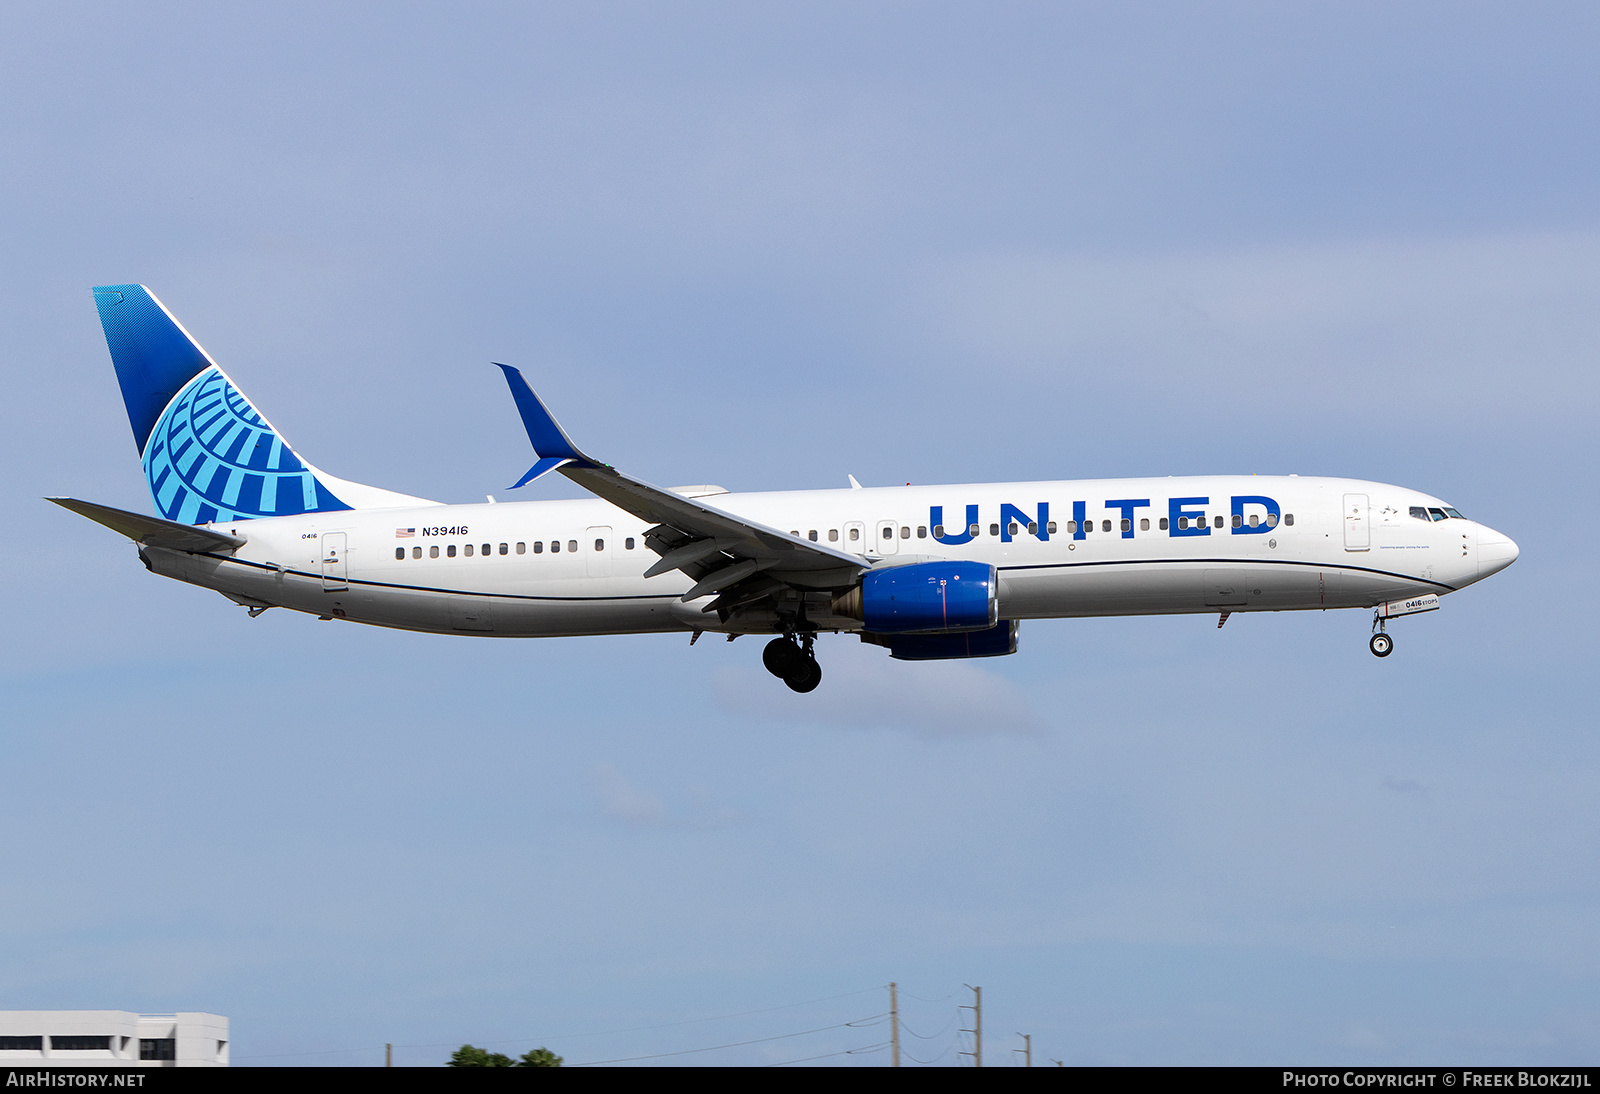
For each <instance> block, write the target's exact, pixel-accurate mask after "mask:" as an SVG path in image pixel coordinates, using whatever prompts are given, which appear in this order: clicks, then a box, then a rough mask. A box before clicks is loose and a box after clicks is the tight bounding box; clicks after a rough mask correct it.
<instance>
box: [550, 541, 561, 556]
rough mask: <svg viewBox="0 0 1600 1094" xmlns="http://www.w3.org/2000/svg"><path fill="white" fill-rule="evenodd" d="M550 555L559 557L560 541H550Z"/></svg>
mask: <svg viewBox="0 0 1600 1094" xmlns="http://www.w3.org/2000/svg"><path fill="white" fill-rule="evenodd" d="M550 553H551V554H553V555H559V554H560V553H561V541H560V540H559V539H553V540H551V541H550Z"/></svg>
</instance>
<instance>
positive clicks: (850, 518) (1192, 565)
mask: <svg viewBox="0 0 1600 1094" xmlns="http://www.w3.org/2000/svg"><path fill="white" fill-rule="evenodd" d="M713 489H714V488H694V489H689V488H685V491H684V492H685V493H686V494H688V495H690V496H698V497H701V498H703V500H704V502H705V503H707V504H710V505H714V506H715V507H716V508H717V509H719V510H722V511H724V512H726V513H730V514H733V515H735V516H737V517H741V518H744V519H746V520H749V521H753V522H756V523H759V524H762V525H766V526H769V527H772V528H776V529H780V530H783V531H788V532H791V533H793V534H794V535H796V536H797V537H800V538H804V539H808V540H813V541H815V542H817V543H818V544H820V545H825V546H828V547H831V548H833V549H835V550H838V551H842V552H846V553H849V554H852V555H859V556H861V557H862V559H863V560H864V562H865V563H866V564H868V565H872V566H875V567H883V566H889V565H901V564H905V563H911V562H926V561H935V560H969V561H975V562H981V563H988V564H992V565H993V566H994V567H995V568H996V572H997V575H998V578H999V587H998V599H999V614H1000V618H1001V619H1007V620H1021V619H1043V618H1063V617H1080V616H1110V615H1154V614H1175V613H1213V614H1215V613H1232V612H1250V611H1286V610H1289V611H1292V610H1311V609H1327V608H1370V607H1373V606H1375V605H1379V604H1384V603H1386V602H1393V601H1398V600H1402V599H1404V598H1407V597H1422V596H1430V595H1438V594H1445V593H1449V592H1452V591H1454V590H1456V589H1460V588H1462V587H1464V586H1466V585H1469V584H1472V583H1473V582H1475V581H1478V580H1480V579H1481V578H1483V577H1486V576H1488V575H1489V574H1492V573H1494V572H1496V571H1498V570H1500V569H1502V568H1504V567H1505V566H1506V565H1509V564H1510V562H1511V561H1512V560H1513V559H1514V558H1515V557H1516V548H1515V545H1514V544H1512V543H1511V541H1510V540H1509V539H1507V538H1506V537H1505V536H1503V535H1501V534H1499V533H1498V532H1495V531H1493V530H1492V529H1489V528H1487V527H1485V526H1483V525H1480V524H1477V523H1476V522H1474V521H1471V520H1468V519H1465V518H1462V517H1458V516H1449V517H1443V516H1442V514H1445V513H1453V512H1454V511H1453V510H1449V509H1448V507H1446V506H1445V505H1444V503H1443V502H1441V501H1440V500H1439V499H1437V498H1432V497H1429V496H1427V495H1424V494H1420V493H1418V492H1416V491H1414V490H1409V489H1406V488H1403V487H1397V486H1389V485H1385V484H1382V483H1374V482H1362V481H1358V480H1350V479H1332V478H1311V477H1295V476H1290V477H1263V476H1208V477H1191V478H1157V479H1105V480H1087V481H1062V482H1034V483H1004V484H983V485H955V486H905V487H885V488H865V489H843V490H812V491H793V492H781V493H750V494H733V493H725V492H714V493H713V492H710V491H712V490H713ZM1419 511H1420V513H1421V515H1420V516H1419V515H1416V514H1418V513H1419ZM210 527H212V528H214V529H216V530H218V531H223V532H229V533H231V534H234V535H237V536H240V537H242V538H244V539H245V540H246V542H245V544H244V545H243V546H242V547H240V548H238V549H237V550H236V551H233V552H232V553H226V552H203V553H190V552H184V551H177V550H170V549H163V548H159V547H148V546H147V547H144V548H143V549H142V552H143V554H144V557H145V559H146V562H147V564H148V565H149V566H150V568H151V569H152V570H154V571H155V572H157V573H161V574H164V575H166V576H169V577H173V578H177V579H179V580H182V581H187V582H190V583H192V584H196V585H201V586H204V587H207V588H211V589H215V590H217V591H219V592H222V593H224V594H225V595H227V596H229V597H231V598H233V599H235V600H237V601H239V602H240V603H243V604H246V605H249V606H252V607H257V608H260V607H266V606H275V607H284V608H289V609H293V610H296V611H303V612H309V613H312V614H314V615H317V616H321V617H331V618H337V619H346V620H350V621H354V622H361V623H369V624H375V625H378V626H385V627H398V628H404V629H407V630H416V631H429V632H435V633H444V634H451V633H453V634H468V635H481V636H501V637H554V636H563V635H586V634H618V633H648V632H663V631H688V630H706V631H726V632H730V633H774V632H777V631H779V630H781V629H782V621H781V620H780V619H779V618H778V617H777V616H776V615H774V614H773V613H772V612H762V611H759V610H756V611H749V612H740V613H735V614H734V615H733V616H732V617H731V618H728V619H726V620H723V619H719V616H718V615H717V614H715V613H711V614H707V613H704V612H702V611H701V608H702V607H703V606H704V605H705V604H707V603H709V602H710V601H711V600H712V599H713V597H712V596H711V595H709V594H708V595H707V596H704V597H701V598H697V599H695V600H692V601H689V602H687V603H686V602H684V601H683V600H682V597H683V595H684V594H685V593H686V592H687V591H688V590H689V589H690V587H691V585H692V584H693V582H692V581H691V579H690V578H689V577H687V576H686V575H685V574H684V573H683V572H680V571H678V570H670V571H668V572H666V573H662V574H659V575H657V576H655V577H650V578H646V577H644V576H643V574H644V572H645V570H646V569H647V568H649V566H650V565H651V564H653V563H655V562H656V561H657V555H656V553H654V552H652V551H651V550H649V549H647V547H646V545H645V542H644V536H645V533H646V531H647V529H648V528H649V527H650V525H649V524H648V523H646V522H645V521H642V520H640V519H638V518H636V517H634V516H632V515H630V514H629V513H627V512H624V511H623V510H621V509H619V508H617V507H616V506H614V505H612V504H610V503H609V502H606V501H603V500H598V499H596V500H576V501H539V502H502V503H499V504H490V503H485V504H476V505H428V506H420V507H414V508H390V509H357V510H344V511H336V512H321V513H310V514H306V515H303V516H296V517H267V518H261V519H255V520H239V521H234V522H231V523H230V522H221V523H216V524H214V525H211V526H210ZM826 584H827V578H826V575H825V574H824V575H820V576H819V579H818V582H817V592H816V593H815V594H814V595H813V596H812V600H813V604H812V608H811V612H810V615H809V621H810V623H811V625H812V626H814V627H815V628H816V629H818V630H839V631H853V630H860V629H862V623H861V622H860V621H859V620H857V619H852V618H849V617H848V616H847V615H844V614H840V613H839V612H837V611H834V610H832V609H831V608H830V607H829V606H828V605H829V603H830V594H829V593H828V591H827V589H826Z"/></svg>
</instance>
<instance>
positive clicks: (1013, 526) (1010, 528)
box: [1006, 521, 1017, 536]
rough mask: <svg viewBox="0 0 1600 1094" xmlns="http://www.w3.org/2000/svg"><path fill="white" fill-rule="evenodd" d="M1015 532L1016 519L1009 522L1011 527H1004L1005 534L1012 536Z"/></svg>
mask: <svg viewBox="0 0 1600 1094" xmlns="http://www.w3.org/2000/svg"><path fill="white" fill-rule="evenodd" d="M1016 534H1017V522H1016V521H1012V522H1011V527H1009V528H1007V529H1006V535H1008V536H1014V535H1016Z"/></svg>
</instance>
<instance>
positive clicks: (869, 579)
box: [857, 562, 1000, 634]
mask: <svg viewBox="0 0 1600 1094" xmlns="http://www.w3.org/2000/svg"><path fill="white" fill-rule="evenodd" d="M998 594H999V582H998V581H997V580H996V578H995V572H994V567H993V566H990V565H989V564H988V563H986V562H920V563H917V564H915V565H912V566H888V567H885V568H883V569H879V570H872V571H870V572H869V573H868V574H867V576H866V577H864V578H863V579H862V580H861V589H860V595H861V601H860V605H861V611H860V614H859V615H858V616H857V618H859V619H860V620H861V621H862V622H863V623H864V624H866V629H867V630H869V631H875V632H877V633H878V634H956V633H959V632H963V631H986V630H988V629H990V628H991V627H993V626H994V625H995V623H996V622H998V621H999V619H1000V599H999V595H998Z"/></svg>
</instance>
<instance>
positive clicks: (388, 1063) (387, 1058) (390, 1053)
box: [383, 1041, 394, 1067]
mask: <svg viewBox="0 0 1600 1094" xmlns="http://www.w3.org/2000/svg"><path fill="white" fill-rule="evenodd" d="M383 1066H384V1067H393V1066H394V1043H393V1042H392V1041H391V1042H390V1043H388V1044H386V1045H384V1046H383Z"/></svg>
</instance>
